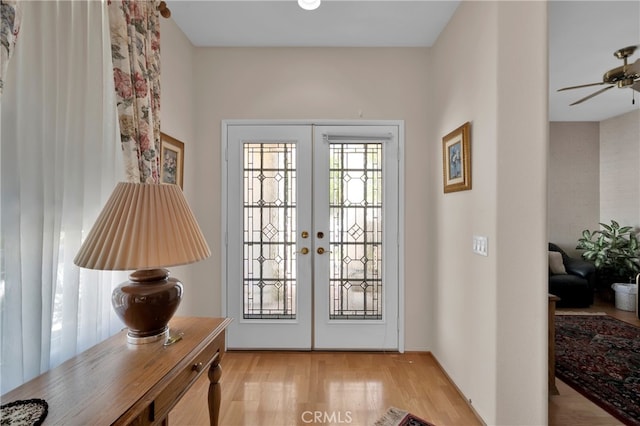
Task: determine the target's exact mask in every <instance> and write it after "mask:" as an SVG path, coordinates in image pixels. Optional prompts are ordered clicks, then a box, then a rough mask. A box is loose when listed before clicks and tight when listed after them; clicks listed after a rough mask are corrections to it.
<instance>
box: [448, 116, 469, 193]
mask: <svg viewBox="0 0 640 426" xmlns="http://www.w3.org/2000/svg"><path fill="white" fill-rule="evenodd" d="M470 139H471V123H469V122H466V123H464V124H463V125H462V126H460V127H458V128H457V129H455V130H454V131H453V132H451V133H449V134H448V135H446V136H445V137H443V138H442V174H443V178H444V192H454V191H465V190H467V189H471V140H470Z"/></svg>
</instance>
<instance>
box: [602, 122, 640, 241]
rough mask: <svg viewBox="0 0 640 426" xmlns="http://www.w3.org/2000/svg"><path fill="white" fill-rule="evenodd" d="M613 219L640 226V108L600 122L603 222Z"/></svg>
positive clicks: (623, 223) (621, 222)
mask: <svg viewBox="0 0 640 426" xmlns="http://www.w3.org/2000/svg"><path fill="white" fill-rule="evenodd" d="M611 219H614V220H616V221H618V222H619V223H620V224H621V225H629V226H634V227H636V228H640V110H635V111H631V112H629V113H626V114H623V115H620V116H618V117H614V118H610V119H608V120H604V121H601V122H600V222H603V223H610V221H611ZM592 229H598V228H597V224H596V227H595V228H592Z"/></svg>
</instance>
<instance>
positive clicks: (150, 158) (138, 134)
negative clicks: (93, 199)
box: [108, 0, 160, 183]
mask: <svg viewBox="0 0 640 426" xmlns="http://www.w3.org/2000/svg"><path fill="white" fill-rule="evenodd" d="M108 8H109V27H110V31H111V53H112V57H113V78H114V82H115V89H116V98H117V105H118V116H119V123H120V134H121V140H122V150H123V154H124V161H125V174H126V180H127V181H128V182H142V183H158V182H159V166H160V23H159V12H158V11H157V1H156V0H110V1H109V2H108Z"/></svg>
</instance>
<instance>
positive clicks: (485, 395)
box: [429, 2, 548, 425]
mask: <svg viewBox="0 0 640 426" xmlns="http://www.w3.org/2000/svg"><path fill="white" fill-rule="evenodd" d="M525 16H526V18H527V19H523V17H525ZM546 40H547V34H546V4H545V3H543V2H466V3H462V4H461V5H460V6H459V8H458V10H457V11H456V14H455V15H454V17H453V19H452V20H451V22H450V23H449V24H448V26H447V27H446V29H445V31H444V32H443V33H442V34H441V36H440V38H439V39H438V41H437V43H436V45H435V46H434V48H433V51H432V58H431V59H432V66H433V70H434V77H435V78H434V81H435V82H437V83H436V84H435V85H434V87H433V96H432V100H433V102H432V104H431V105H432V107H431V113H430V114H429V116H430V117H431V122H432V123H433V124H432V126H431V129H430V135H431V137H430V138H429V139H430V140H431V141H433V142H432V146H431V149H430V153H431V155H430V157H431V158H434V159H435V158H438V156H439V155H440V156H441V144H440V140H441V138H442V136H443V135H445V134H447V133H448V132H449V131H451V130H452V129H454V128H456V127H457V126H459V125H460V124H462V123H464V122H465V121H471V123H472V136H471V144H472V147H471V151H472V176H473V189H472V190H471V191H465V192H458V193H450V194H443V192H442V180H441V177H440V179H438V180H436V179H435V178H436V176H438V174H439V173H438V172H436V171H432V173H433V174H432V179H431V182H432V192H433V194H434V199H435V200H436V205H437V207H436V215H435V216H436V220H435V221H434V222H432V223H431V228H430V229H429V231H430V232H431V233H432V234H433V235H434V236H435V237H436V238H435V241H437V245H438V250H437V255H436V264H435V271H436V274H435V279H434V282H433V290H432V294H431V295H430V296H431V297H432V300H433V303H434V305H433V309H434V312H435V318H434V322H433V325H434V327H435V331H434V335H435V336H434V345H433V347H432V350H433V352H434V354H435V355H436V357H437V358H438V360H439V361H440V363H441V364H442V365H443V367H444V368H445V370H446V371H447V372H448V373H449V375H450V376H451V377H452V378H453V380H454V381H455V382H456V384H457V385H458V386H459V388H460V389H461V390H462V392H463V393H464V394H465V395H466V396H467V397H468V398H469V399H470V400H472V404H473V406H474V407H475V409H476V410H477V411H478V413H479V414H480V415H481V416H482V418H483V419H484V420H485V421H486V422H487V423H488V424H531V425H533V424H545V423H546V421H547V397H546V386H547V384H546V361H547V360H546V350H547V346H546V280H547V272H546V257H545V256H546V220H545V217H546V155H547V138H548V136H547V124H546V123H547V99H546V90H547V89H546V87H547V77H546V73H547V62H546V61H547V45H546ZM436 164H437V166H436V167H441V162H436ZM473 235H485V236H488V238H489V256H488V257H481V256H477V255H474V254H472V252H471V241H472V236H473ZM461 265H463V267H460V266H461ZM523 271H526V273H523Z"/></svg>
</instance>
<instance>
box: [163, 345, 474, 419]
mask: <svg viewBox="0 0 640 426" xmlns="http://www.w3.org/2000/svg"><path fill="white" fill-rule="evenodd" d="M221 365H222V369H223V373H222V379H221V381H220V383H221V386H222V404H221V409H220V426H238V425H247V426H292V425H308V424H324V425H329V424H331V425H353V426H371V425H373V424H374V423H375V421H376V420H377V419H378V418H379V417H381V416H382V415H383V414H384V413H385V412H386V411H387V409H388V408H389V407H392V406H393V407H398V408H401V409H404V410H407V411H410V412H412V413H413V414H415V415H417V416H419V417H422V418H423V419H425V420H428V421H430V422H432V423H435V424H436V425H439V426H442V425H460V426H473V425H480V424H481V422H480V421H478V419H477V417H476V416H475V415H474V413H473V411H472V410H471V409H470V408H469V406H468V405H467V403H466V402H465V401H464V399H463V398H462V397H461V396H460V394H459V393H458V392H457V390H456V388H455V387H454V386H453V384H452V383H451V382H450V381H449V380H448V379H447V377H446V376H445V375H444V374H443V372H442V370H441V368H440V366H439V365H438V364H437V362H436V361H435V359H434V358H433V357H432V356H431V355H430V354H428V353H405V354H395V353H386V354H384V353H362V352H346V353H345V352H228V353H226V354H225V356H224V358H223V360H222V363H221ZM207 386H208V381H207V378H206V375H203V376H202V377H201V378H200V379H199V380H198V382H197V383H196V384H195V385H194V387H193V388H192V389H191V390H190V391H189V393H188V394H187V395H185V396H184V397H183V398H182V400H181V401H180V403H179V404H178V406H176V408H175V409H174V410H173V411H172V412H171V414H170V416H169V424H174V425H206V424H207V423H208V414H207V407H206V403H205V399H206V397H204V395H206V392H207ZM315 412H318V413H319V414H315ZM325 413H326V414H325ZM314 415H320V416H321V418H322V419H323V420H328V421H324V422H316V423H313V422H311V421H310V420H312V419H313V417H312V416H314ZM331 420H333V421H331Z"/></svg>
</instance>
